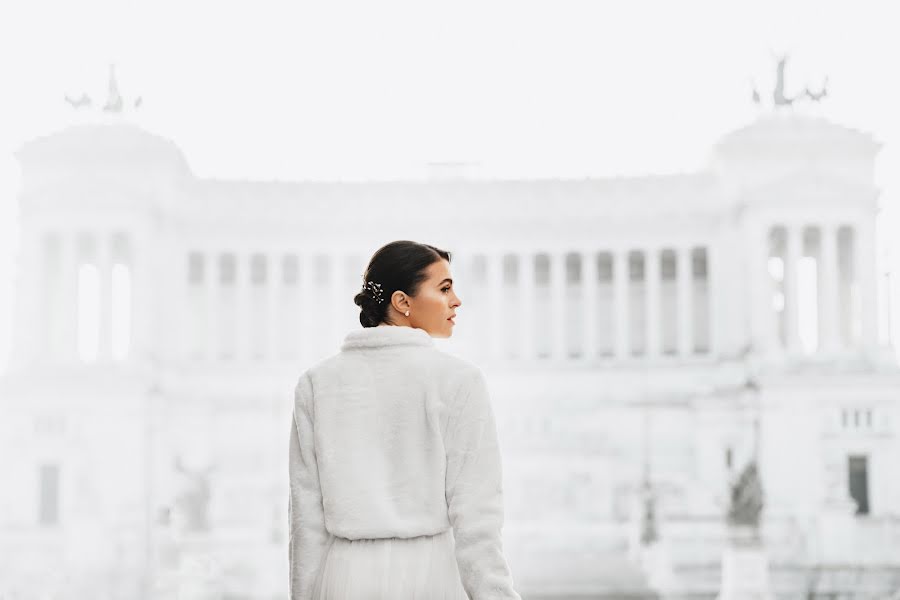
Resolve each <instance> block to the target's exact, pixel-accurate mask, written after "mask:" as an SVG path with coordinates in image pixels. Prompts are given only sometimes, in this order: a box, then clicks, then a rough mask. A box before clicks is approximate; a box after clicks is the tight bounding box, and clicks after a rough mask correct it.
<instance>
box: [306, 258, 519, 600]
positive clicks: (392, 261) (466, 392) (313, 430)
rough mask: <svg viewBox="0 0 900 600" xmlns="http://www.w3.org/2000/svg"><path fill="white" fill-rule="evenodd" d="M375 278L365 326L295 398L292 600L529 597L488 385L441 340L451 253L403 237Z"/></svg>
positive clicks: (449, 308) (368, 282)
mask: <svg viewBox="0 0 900 600" xmlns="http://www.w3.org/2000/svg"><path fill="white" fill-rule="evenodd" d="M364 280H365V283H364V284H363V287H362V290H361V291H360V292H359V293H358V294H356V297H355V298H354V302H355V303H356V304H357V305H358V306H359V307H360V315H359V321H360V324H361V325H362V326H363V329H361V330H353V331H351V332H349V333H348V334H347V336H346V338H345V339H344V342H343V344H342V345H341V351H340V352H339V353H337V354H335V355H334V356H331V357H328V358H326V359H324V360H322V361H319V362H318V363H316V364H315V365H313V366H312V367H310V368H309V369H307V370H306V371H305V372H304V373H303V374H302V375H301V376H300V380H299V382H298V384H297V388H296V391H295V395H294V415H293V417H294V421H293V424H292V427H291V438H290V487H291V494H290V509H289V522H290V543H289V545H290V548H289V560H290V588H291V600H300V599H303V600H307V599H316V600H321V599H328V600H336V599H337V600H341V599H348V600H350V599H352V600H362V599H368V598H379V599H381V598H384V599H387V598H390V599H391V600H407V599H417V598H423V599H426V598H427V599H429V600H431V599H435V598H446V599H453V600H456V599H460V600H462V599H465V598H467V597H468V598H471V599H472V600H482V599H487V598H490V599H502V598H516V599H518V598H519V595H518V594H517V593H516V592H515V591H514V590H513V582H512V576H511V574H510V571H509V567H508V565H507V563H506V559H505V558H504V556H503V548H502V542H501V529H502V526H503V497H502V487H501V461H500V453H499V448H498V445H497V431H496V425H495V421H494V415H493V411H492V408H491V404H490V398H489V394H488V387H487V382H486V380H485V377H484V375H483V373H482V371H481V370H480V369H479V368H478V367H477V366H475V365H474V364H472V363H470V362H468V361H465V360H462V359H460V358H456V357H454V356H451V355H449V354H447V353H444V352H441V351H440V350H438V349H437V348H436V347H435V345H434V340H433V339H432V338H435V337H438V338H447V337H450V336H451V335H452V332H453V327H454V326H455V323H454V321H453V318H454V317H455V316H456V309H457V308H458V307H459V306H460V304H461V302H460V300H459V298H458V297H457V295H456V293H455V291H454V290H453V280H452V278H451V277H450V253H449V252H446V251H444V250H440V249H438V248H435V247H433V246H429V245H426V244H419V243H416V242H411V241H397V242H392V243H390V244H387V245H386V246H383V247H382V248H380V249H379V250H378V251H377V252H376V253H375V254H374V256H373V257H372V259H371V261H370V262H369V265H368V268H367V269H366V273H365V277H364Z"/></svg>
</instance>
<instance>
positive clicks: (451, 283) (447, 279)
mask: <svg viewBox="0 0 900 600" xmlns="http://www.w3.org/2000/svg"><path fill="white" fill-rule="evenodd" d="M447 281H449V282H450V285H453V280H452V279H450V278H449V277H447V278H446V279H444V281H442V282H440V283H439V284H438V285H444V283H445V282H447Z"/></svg>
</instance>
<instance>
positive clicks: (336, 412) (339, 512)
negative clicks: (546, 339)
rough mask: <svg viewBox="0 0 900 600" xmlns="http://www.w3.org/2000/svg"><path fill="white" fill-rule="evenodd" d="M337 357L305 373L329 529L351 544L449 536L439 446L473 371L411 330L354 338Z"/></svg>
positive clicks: (372, 331) (375, 331) (367, 332)
mask: <svg viewBox="0 0 900 600" xmlns="http://www.w3.org/2000/svg"><path fill="white" fill-rule="evenodd" d="M341 350H342V351H341V353H340V354H337V355H335V356H333V357H331V358H329V359H326V360H324V361H322V362H320V363H318V364H317V365H316V366H315V367H314V368H312V369H310V371H309V372H308V375H309V383H310V384H311V390H310V392H311V400H312V412H313V415H314V416H313V420H314V423H315V427H314V430H315V443H316V453H317V458H318V465H319V480H320V482H321V485H322V493H323V498H324V500H325V506H324V509H325V524H326V526H327V528H328V530H329V531H330V532H332V533H334V534H336V535H339V536H341V537H345V538H349V539H357V538H381V537H390V536H397V537H412V536H416V535H426V534H428V535H430V534H434V533H437V532H439V531H443V530H445V529H447V527H449V526H450V522H449V519H448V516H447V505H446V500H445V493H444V492H445V489H444V487H445V477H446V468H445V467H446V448H445V445H444V439H445V436H446V434H447V424H448V420H449V416H450V413H451V412H452V411H453V410H454V404H455V403H456V404H457V405H458V402H459V398H458V396H459V393H460V391H462V390H461V388H462V384H463V383H464V382H466V381H467V380H471V379H473V378H474V377H475V375H476V367H474V365H472V364H470V363H467V362H465V361H463V360H461V359H459V358H456V357H454V356H450V355H448V354H446V353H444V352H441V351H440V350H438V349H437V348H435V347H434V343H433V341H432V339H431V337H430V336H429V335H428V334H427V333H426V332H425V331H423V330H421V329H414V328H411V327H372V328H368V329H362V330H359V331H353V332H351V333H350V334H349V335H348V336H347V339H346V340H345V342H344V344H343V346H342V347H341ZM457 409H458V407H457Z"/></svg>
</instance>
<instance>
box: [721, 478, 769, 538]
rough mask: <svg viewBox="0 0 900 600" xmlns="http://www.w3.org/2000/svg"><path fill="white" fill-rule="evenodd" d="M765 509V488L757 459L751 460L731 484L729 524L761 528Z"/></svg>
mask: <svg viewBox="0 0 900 600" xmlns="http://www.w3.org/2000/svg"><path fill="white" fill-rule="evenodd" d="M762 509H763V489H762V482H761V481H760V479H759V470H758V469H757V467H756V461H750V462H749V463H747V466H746V467H744V470H743V471H742V472H741V474H740V476H739V477H738V479H737V481H736V482H735V483H734V484H733V485H732V486H731V502H730V504H729V507H728V517H727V520H728V524H729V525H738V526H741V525H743V526H748V527H752V528H753V529H758V528H759V518H760V514H761V513H762Z"/></svg>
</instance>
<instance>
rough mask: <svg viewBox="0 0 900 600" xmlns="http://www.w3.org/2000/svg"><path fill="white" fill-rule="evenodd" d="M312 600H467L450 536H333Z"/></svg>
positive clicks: (451, 532) (451, 536)
mask: <svg viewBox="0 0 900 600" xmlns="http://www.w3.org/2000/svg"><path fill="white" fill-rule="evenodd" d="M312 597H313V598H314V599H317V600H351V599H352V600H376V599H377V600H382V599H386V598H397V599H409V600H468V598H469V596H468V595H467V594H466V591H465V590H464V589H463V586H462V581H461V580H460V577H459V568H458V567H457V564H456V557H455V556H454V554H453V530H452V529H447V530H446V531H444V532H442V533H439V534H436V535H424V536H418V537H412V538H398V537H390V538H381V539H365V538H363V539H358V540H349V539H346V538H341V537H337V536H331V538H330V539H329V542H328V547H327V549H326V550H325V556H324V558H323V560H322V564H321V566H320V567H319V573H318V576H317V577H316V580H315V583H314V584H313V591H312Z"/></svg>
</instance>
